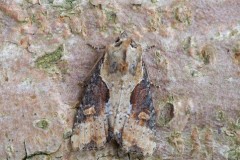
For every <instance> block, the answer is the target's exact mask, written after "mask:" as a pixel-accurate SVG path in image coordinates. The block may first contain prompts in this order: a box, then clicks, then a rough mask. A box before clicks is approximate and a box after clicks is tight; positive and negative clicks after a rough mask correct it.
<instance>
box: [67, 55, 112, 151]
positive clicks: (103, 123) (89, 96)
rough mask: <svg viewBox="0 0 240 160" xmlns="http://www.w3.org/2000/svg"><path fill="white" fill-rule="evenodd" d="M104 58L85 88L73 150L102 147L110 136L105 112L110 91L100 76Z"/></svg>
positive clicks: (73, 140) (75, 124) (79, 109)
mask: <svg viewBox="0 0 240 160" xmlns="http://www.w3.org/2000/svg"><path fill="white" fill-rule="evenodd" d="M101 64H102V59H101V60H100V61H99V63H98V64H97V66H96V68H95V70H94V72H93V74H92V76H91V78H90V80H89V81H88V84H87V87H86V89H85V93H84V96H83V98H82V101H81V105H80V106H79V108H78V110H77V114H76V118H75V122H74V126H73V135H72V137H71V143H72V148H73V150H91V149H95V148H96V149H99V148H102V147H103V146H104V145H105V143H106V141H107V137H108V123H107V116H106V114H105V107H106V103H107V102H108V99H109V91H108V88H107V86H106V84H105V83H104V82H103V81H102V78H101V77H100V68H101Z"/></svg>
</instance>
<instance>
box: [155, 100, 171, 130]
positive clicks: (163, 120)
mask: <svg viewBox="0 0 240 160" xmlns="http://www.w3.org/2000/svg"><path fill="white" fill-rule="evenodd" d="M173 117H174V106H173V104H172V103H166V104H165V105H164V107H163V108H162V109H161V110H160V115H159V118H158V124H159V125H160V126H165V125H167V124H168V123H169V122H170V121H171V120H172V119H173Z"/></svg>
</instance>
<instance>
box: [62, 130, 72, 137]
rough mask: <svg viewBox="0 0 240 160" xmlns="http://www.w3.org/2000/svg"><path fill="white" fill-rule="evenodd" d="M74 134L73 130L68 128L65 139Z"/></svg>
mask: <svg viewBox="0 0 240 160" xmlns="http://www.w3.org/2000/svg"><path fill="white" fill-rule="evenodd" d="M71 135H72V130H70V129H68V130H66V131H65V132H64V133H63V139H68V138H70V137H71Z"/></svg>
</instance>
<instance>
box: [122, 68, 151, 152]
mask: <svg viewBox="0 0 240 160" xmlns="http://www.w3.org/2000/svg"><path fill="white" fill-rule="evenodd" d="M143 72H144V74H143V79H142V81H141V82H140V83H139V84H138V85H137V86H136V87H135V88H134V90H133V92H132V95H131V101H130V102H131V105H132V111H131V114H130V116H129V119H128V120H127V122H126V123H125V125H124V128H123V132H122V147H123V149H124V150H126V151H127V152H135V153H137V154H143V155H151V154H152V153H153V152H154V150H155V148H156V143H155V111H154V107H153V103H152V96H151V92H150V83H149V80H148V75H147V71H146V68H145V66H144V65H143Z"/></svg>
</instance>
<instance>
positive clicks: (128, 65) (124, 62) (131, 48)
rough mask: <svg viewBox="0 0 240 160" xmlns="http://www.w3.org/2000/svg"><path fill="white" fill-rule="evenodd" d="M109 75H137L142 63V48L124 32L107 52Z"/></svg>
mask: <svg viewBox="0 0 240 160" xmlns="http://www.w3.org/2000/svg"><path fill="white" fill-rule="evenodd" d="M107 57H108V58H107V59H108V64H109V73H110V74H111V73H116V72H120V73H122V74H126V73H128V72H129V73H130V74H132V75H135V73H136V71H137V69H138V67H139V64H141V61H142V48H141V45H139V44H137V43H136V42H135V41H134V40H133V39H132V38H131V37H128V35H127V34H126V32H123V33H122V34H121V35H120V36H119V37H118V38H117V39H116V41H115V42H114V43H113V44H112V45H111V46H110V47H109V49H108V52H107Z"/></svg>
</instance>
